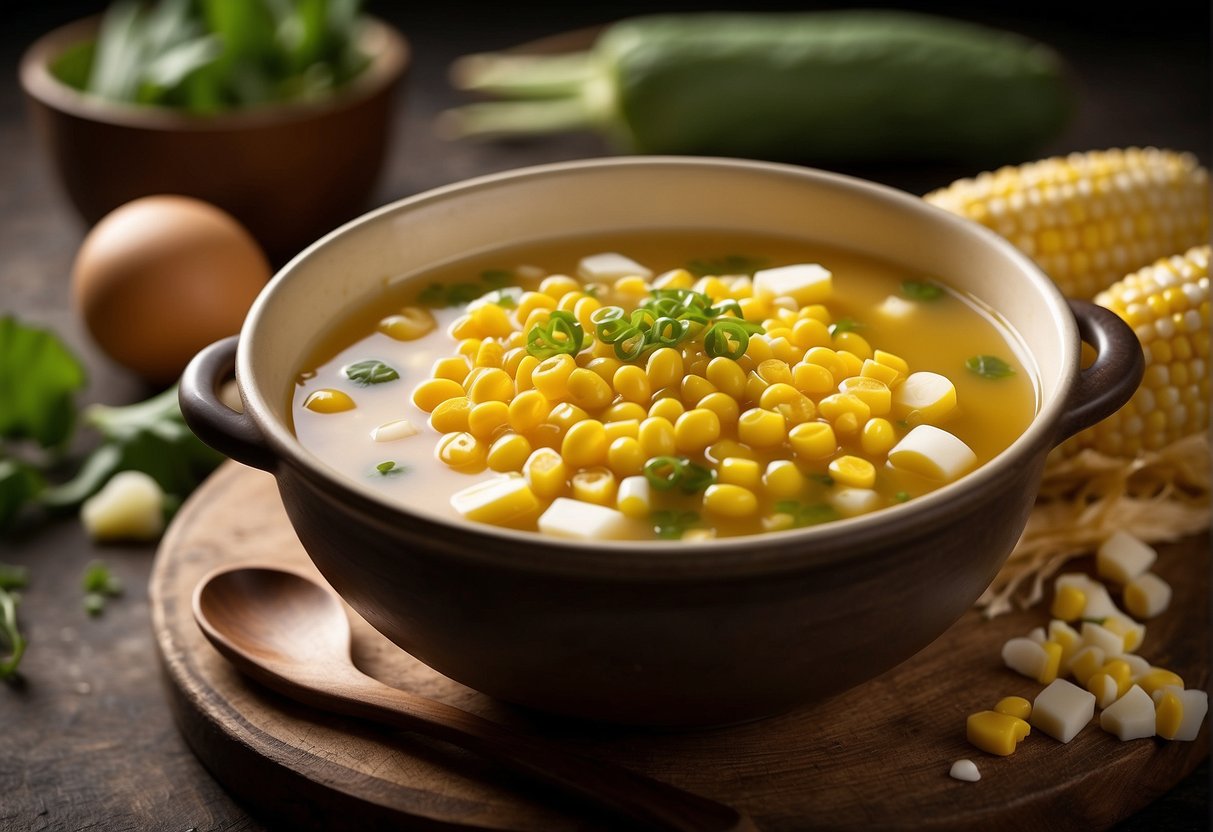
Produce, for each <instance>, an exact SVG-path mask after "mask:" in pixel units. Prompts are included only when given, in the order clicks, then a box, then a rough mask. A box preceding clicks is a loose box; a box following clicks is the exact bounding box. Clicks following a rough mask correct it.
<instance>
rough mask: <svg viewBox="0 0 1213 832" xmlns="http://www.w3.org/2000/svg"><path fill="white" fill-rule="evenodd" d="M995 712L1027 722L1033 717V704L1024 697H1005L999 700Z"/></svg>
mask: <svg viewBox="0 0 1213 832" xmlns="http://www.w3.org/2000/svg"><path fill="white" fill-rule="evenodd" d="M994 710H996V711H998V712H999V713H1000V714H1006V715H1007V716H1013V717H1016V718H1017V719H1023V720H1026V719H1027V718H1028V717H1029V716H1031V715H1032V703H1031V702H1029V701H1028V700H1026V699H1024V698H1023V697H1022V696H1004V697H1003V698H1002V699H999V700H998V704H997V705H995V706H994Z"/></svg>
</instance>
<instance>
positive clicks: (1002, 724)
mask: <svg viewBox="0 0 1213 832" xmlns="http://www.w3.org/2000/svg"><path fill="white" fill-rule="evenodd" d="M1030 733H1032V728H1031V725H1030V724H1029V723H1028V722H1026V721H1024V720H1022V719H1020V718H1018V717H1014V716H1011V715H1010V714H1004V713H999V712H998V711H978V712H977V713H975V714H970V715H969V718H968V719H967V720H966V721H965V736H966V738H967V739H968V741H969V742H970V743H971V744H972V745H975V746H976V747H977V748H980V749H981V750H982V751H985V752H988V753H990V754H997V755H998V756H1000V757H1008V756H1010V755H1011V754H1014V753H1015V749H1016V748H1017V747H1018V746H1019V743H1020V741H1021V740H1023V738H1024V737H1026V736H1028V734H1030Z"/></svg>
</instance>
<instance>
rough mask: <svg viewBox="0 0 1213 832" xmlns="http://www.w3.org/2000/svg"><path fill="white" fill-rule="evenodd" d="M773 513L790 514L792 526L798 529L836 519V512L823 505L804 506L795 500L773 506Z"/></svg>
mask: <svg viewBox="0 0 1213 832" xmlns="http://www.w3.org/2000/svg"><path fill="white" fill-rule="evenodd" d="M775 511H777V512H778V513H780V514H790V515H791V516H792V524H793V525H794V526H795V527H796V528H798V529H800V528H804V527H805V526H816V525H819V524H821V523H828V522H829V521H831V520H837V519H838V512H837V511H835V510H834V508H833V507H832V506H828V505H826V504H825V503H810V504H808V505H805V504H804V503H800V502H797V501H796V500H781V501H779V502H778V503H776V504H775Z"/></svg>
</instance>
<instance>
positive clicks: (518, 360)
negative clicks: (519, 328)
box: [501, 347, 534, 393]
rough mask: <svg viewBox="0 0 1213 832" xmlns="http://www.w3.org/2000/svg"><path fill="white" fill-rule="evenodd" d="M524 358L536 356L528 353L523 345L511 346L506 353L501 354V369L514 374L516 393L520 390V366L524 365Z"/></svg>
mask: <svg viewBox="0 0 1213 832" xmlns="http://www.w3.org/2000/svg"><path fill="white" fill-rule="evenodd" d="M524 358H534V356H533V355H527V351H526V350H525V349H523V348H522V347H510V348H509V349H507V350H506V351H505V355H503V356H501V369H503V370H505V371H506V372H507V373H509V374H510V375H511V376H513V378H514V392H515V393H516V392H518V368H519V367H520V366H521V365H522V360H523V359H524Z"/></svg>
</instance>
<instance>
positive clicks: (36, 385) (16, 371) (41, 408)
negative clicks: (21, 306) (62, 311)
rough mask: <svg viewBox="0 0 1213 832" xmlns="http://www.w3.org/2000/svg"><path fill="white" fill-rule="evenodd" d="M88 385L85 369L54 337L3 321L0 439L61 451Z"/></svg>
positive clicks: (5, 318)
mask: <svg viewBox="0 0 1213 832" xmlns="http://www.w3.org/2000/svg"><path fill="white" fill-rule="evenodd" d="M84 382H85V375H84V368H83V367H82V366H81V365H80V362H79V361H77V360H76V357H75V356H74V355H72V353H71V351H70V350H69V349H68V348H67V347H66V346H65V345H64V344H63V342H62V341H60V340H59V338H58V337H57V336H56V335H55V334H54V333H53V332H51V331H50V330H45V329H39V328H37V327H32V326H26V325H25V324H22V323H21V322H20V321H18V320H17V319H16V318H14V317H12V316H3V317H0V439H32V440H34V441H35V442H37V443H38V444H39V445H41V446H42V447H44V448H53V447H59V446H62V445H63V444H64V443H65V442H66V441H67V440H68V438H69V437H70V436H71V433H72V429H73V427H74V426H75V421H76V404H75V395H76V392H77V391H78V390H80V389H81V388H82V387H83V386H84Z"/></svg>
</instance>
